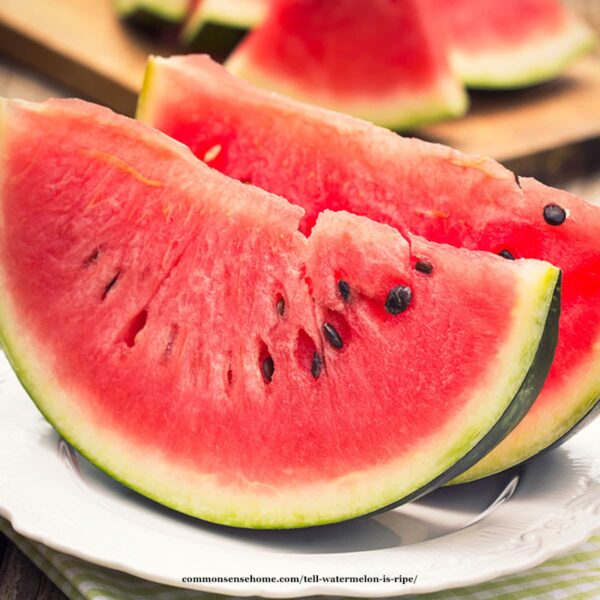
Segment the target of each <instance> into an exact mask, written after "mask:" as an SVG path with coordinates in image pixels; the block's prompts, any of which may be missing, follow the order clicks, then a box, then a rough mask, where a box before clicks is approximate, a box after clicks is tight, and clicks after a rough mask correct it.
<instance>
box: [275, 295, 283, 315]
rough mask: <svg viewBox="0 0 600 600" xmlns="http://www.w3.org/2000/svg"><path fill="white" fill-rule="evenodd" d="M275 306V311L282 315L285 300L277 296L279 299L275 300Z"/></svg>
mask: <svg viewBox="0 0 600 600" xmlns="http://www.w3.org/2000/svg"><path fill="white" fill-rule="evenodd" d="M275 308H276V309H277V312H278V313H279V314H280V315H281V316H282V317H283V315H284V313H285V300H284V299H283V298H279V300H277V304H276V305H275Z"/></svg>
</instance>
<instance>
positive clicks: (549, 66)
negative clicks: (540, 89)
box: [452, 18, 597, 90]
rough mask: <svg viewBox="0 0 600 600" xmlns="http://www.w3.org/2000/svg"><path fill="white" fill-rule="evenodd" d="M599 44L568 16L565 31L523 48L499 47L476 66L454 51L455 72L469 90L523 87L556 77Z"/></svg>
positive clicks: (585, 28)
mask: <svg viewBox="0 0 600 600" xmlns="http://www.w3.org/2000/svg"><path fill="white" fill-rule="evenodd" d="M596 43H597V37H596V35H595V34H594V32H592V31H591V30H590V29H589V28H588V27H586V26H585V25H584V24H582V23H581V22H580V21H578V20H577V19H574V18H569V20H568V24H567V25H566V26H565V27H564V28H563V30H562V31H561V32H560V33H559V34H557V35H556V36H554V37H552V38H549V39H548V40H547V41H546V42H544V41H539V40H536V41H534V42H532V43H530V44H528V45H526V46H524V47H521V48H517V49H514V48H511V50H508V51H503V50H498V52H497V53H493V54H491V55H490V57H491V58H490V62H489V63H488V64H487V65H485V66H480V67H474V66H473V61H472V60H471V59H470V58H469V57H468V56H466V55H464V54H462V55H461V53H460V52H457V51H455V52H453V53H452V62H453V65H454V71H455V73H456V74H457V75H458V76H459V77H460V78H461V80H462V81H463V83H464V84H465V85H466V86H467V87H468V88H470V89H480V90H503V89H504V90H511V89H520V88H526V87H530V86H533V85H537V84H541V83H544V82H547V81H550V80H552V79H555V78H556V77H558V76H559V75H561V74H562V73H563V72H564V71H566V70H567V69H568V67H569V66H571V64H573V63H574V62H575V61H576V60H577V59H578V58H580V57H581V56H582V55H584V54H586V53H588V52H589V51H590V50H591V49H592V48H594V46H595V45H596ZM553 55H554V56H553ZM499 64H501V65H502V66H503V68H499V67H498V65H499ZM521 65H528V66H526V67H525V68H523V67H522V66H521Z"/></svg>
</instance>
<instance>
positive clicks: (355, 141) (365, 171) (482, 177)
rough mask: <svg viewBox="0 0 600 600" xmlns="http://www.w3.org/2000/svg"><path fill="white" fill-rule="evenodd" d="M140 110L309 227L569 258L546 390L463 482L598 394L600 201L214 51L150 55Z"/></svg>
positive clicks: (505, 463)
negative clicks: (321, 222) (316, 96)
mask: <svg viewBox="0 0 600 600" xmlns="http://www.w3.org/2000/svg"><path fill="white" fill-rule="evenodd" d="M167 90H168V91H167ZM139 116H140V118H141V119H142V120H144V121H146V122H148V123H151V124H153V125H155V126H156V127H158V128H159V129H161V130H162V131H165V132H166V133H168V134H169V135H171V136H173V137H175V138H176V139H178V140H180V141H182V142H183V143H185V144H187V145H189V146H190V147H191V148H192V150H193V151H194V153H195V154H196V155H197V156H198V157H200V158H202V159H204V160H205V161H206V162H208V163H209V164H210V165H211V166H213V167H214V168H216V169H218V170H220V171H222V172H224V173H226V174H227V175H230V176H232V177H236V178H238V179H241V180H243V181H247V182H252V183H254V184H255V185H258V186H260V187H263V188H265V189H267V190H269V191H272V192H275V193H278V194H281V195H283V196H285V197H287V198H288V199H289V200H290V201H292V202H294V203H296V204H299V205H301V206H302V207H303V208H304V209H305V210H306V214H305V216H304V218H303V220H302V229H303V231H305V232H309V231H310V229H311V228H312V226H313V224H314V223H315V220H316V219H317V217H318V215H319V213H320V212H321V211H322V210H325V209H327V208H334V209H336V210H341V209H343V210H350V211H351V212H354V213H356V214H362V215H367V216H369V217H370V218H372V219H375V220H377V221H380V222H382V223H386V224H389V225H392V226H394V227H396V228H397V229H399V230H400V231H413V232H415V233H418V234H420V235H423V236H425V237H427V238H429V239H431V240H434V241H438V242H445V243H449V244H452V245H454V246H457V247H465V248H470V249H480V250H486V251H489V252H493V253H495V254H498V253H500V254H502V255H503V256H506V257H507V258H513V257H514V258H521V257H530V258H541V259H545V260H548V261H550V262H552V263H554V264H557V265H559V266H561V267H562V269H563V272H564V294H563V316H562V318H561V335H560V339H559V345H558V349H557V355H556V361H555V363H554V366H553V368H552V370H551V373H550V376H549V378H548V381H547V383H546V385H545V388H544V390H543V392H542V394H541V396H540V398H539V399H538V400H537V402H536V403H535V406H534V407H533V409H532V410H531V411H530V413H529V414H528V415H527V417H526V418H525V419H524V420H523V422H522V423H521V424H520V425H519V427H517V429H516V430H515V431H514V432H513V433H512V434H511V435H510V436H508V438H507V439H506V440H505V441H504V442H503V443H502V444H501V445H500V446H499V447H498V448H496V449H495V450H494V451H493V452H491V453H490V454H489V455H488V456H487V457H486V458H485V459H484V460H483V461H482V462H480V463H479V464H478V465H477V466H476V467H475V468H473V469H471V470H470V471H469V473H467V474H465V475H464V476H463V479H474V478H478V477H482V476H485V475H489V474H491V473H494V472H497V471H500V470H503V469H506V468H508V467H510V466H512V465H515V464H517V463H519V462H521V461H523V460H525V459H527V458H529V457H531V456H533V455H535V454H536V453H538V452H539V451H541V450H543V449H545V448H547V447H549V446H550V445H551V444H554V443H555V442H556V441H557V440H560V439H561V438H562V437H563V436H565V435H567V434H568V433H569V432H572V431H573V430H574V427H575V426H576V425H577V424H578V423H581V422H582V420H583V419H584V416H585V415H587V414H588V413H589V412H590V411H592V409H593V407H594V406H595V405H596V403H597V402H598V400H599V398H600V367H599V366H600V246H599V245H598V241H597V232H598V231H599V230H600V209H598V208H597V207H593V206H591V205H589V204H587V203H585V202H583V201H581V200H579V199H577V198H575V197H573V196H571V195H570V194H567V193H565V192H560V191H558V190H554V189H551V188H548V187H545V186H543V185H542V184H540V183H537V182H536V181H534V180H531V179H519V180H518V181H517V180H516V179H515V177H514V175H513V174H512V173H511V172H509V171H508V170H506V169H504V168H503V167H501V166H500V165H499V164H498V163H496V162H494V161H492V160H490V159H487V158H483V157H478V156H465V155H464V154H461V153H459V152H456V151H453V150H451V149H450V148H446V147H443V146H439V145H433V144H428V143H425V142H421V141H418V140H411V139H404V138H401V137H399V136H397V135H395V134H393V133H391V132H388V131H385V130H383V129H379V128H376V127H373V126H371V125H370V124H367V123H363V122H361V121H358V120H355V119H352V118H350V117H346V116H343V115H339V114H335V113H332V112H328V111H325V110H321V109H318V108H314V107H310V106H307V105H303V104H301V103H298V102H295V101H293V100H288V99H286V98H283V97H280V96H276V95H273V94H270V93H268V92H264V91H262V90H259V89H257V88H254V87H252V86H251V85H249V84H248V83H245V82H242V81H240V80H237V79H235V78H234V77H232V76H231V75H229V74H228V73H227V72H226V71H225V70H224V69H223V68H222V67H220V66H219V65H217V64H215V63H212V62H211V61H210V60H209V59H208V58H206V57H197V56H190V57H186V58H173V59H170V60H165V59H159V58H157V59H154V60H152V61H151V62H150V65H149V69H148V72H147V77H146V83H145V86H144V91H143V94H142V97H141V99H140V105H139ZM562 219H565V221H564V222H562Z"/></svg>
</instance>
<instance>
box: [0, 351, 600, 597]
mask: <svg viewBox="0 0 600 600" xmlns="http://www.w3.org/2000/svg"><path fill="white" fill-rule="evenodd" d="M0 402H1V407H2V408H1V410H2V412H1V415H2V418H1V419H0V515H2V516H5V517H7V518H8V519H9V520H10V521H11V522H12V524H13V526H14V528H15V529H16V530H17V531H18V532H19V533H22V534H23V535H26V536H28V537H30V538H33V539H34V540H37V541H40V542H43V543H44V544H47V545H48V546H51V547H53V548H55V549H57V550H61V551H63V552H66V553H68V554H71V555H73V556H78V557H81V558H83V559H87V560H89V561H91V562H94V563H97V564H100V565H104V566H107V567H112V568H115V569H119V570H121V571H126V572H128V573H132V574H134V575H138V576H141V577H144V578H146V579H151V580H155V581H159V582H162V583H166V584H170V585H175V586H181V587H190V588H194V589H199V590H206V591H213V592H218V593H222V594H234V595H242V596H244V595H261V596H267V597H295V596H307V595H313V594H326V595H345V596H362V597H370V598H373V597H378V596H391V595H402V594H413V593H422V592H430V591H436V590H440V589H447V588H451V587H457V586H464V585H471V584H476V583H480V582H483V581H487V580H490V579H493V578H495V577H498V576H500V575H504V574H509V573H515V572H517V571H521V570H523V569H527V568H529V567H532V566H534V565H537V564H539V563H541V562H542V561H544V560H546V559H548V558H550V557H551V556H554V555H556V554H559V553H562V552H565V551H567V550H569V549H571V548H573V547H575V546H577V545H578V544H580V543H582V542H584V541H585V540H586V538H587V537H588V536H589V535H590V534H591V533H592V531H593V530H594V529H595V528H596V527H598V526H600V422H598V423H597V425H591V426H590V427H588V428H587V430H585V431H584V432H583V433H581V434H579V435H577V436H576V437H575V438H574V439H573V440H572V441H570V442H569V443H568V444H567V445H566V446H565V447H564V448H562V449H560V450H557V451H554V452H552V453H549V454H548V455H546V456H543V457H541V458H539V459H537V460H535V461H533V462H531V463H530V464H529V465H527V466H526V467H524V468H523V469H521V470H519V471H514V472H512V473H509V474H503V475H501V476H496V477H493V478H490V479H489V480H487V481H485V482H479V483H475V484H470V485H467V486H460V487H458V488H448V489H442V490H439V491H437V492H435V493H434V494H431V495H430V496H428V497H427V498H425V499H423V500H421V501H419V502H416V503H413V504H412V505H410V506H405V507H402V508H400V509H396V510H393V511H390V512H388V513H385V514H382V515H379V516H376V517H373V518H365V519H358V520H355V521H351V522H348V523H344V524H339V525H331V526H326V527H321V528H315V529H309V530H297V531H279V532H277V531H275V532H269V531H242V530H236V529H231V528H225V527H219V526H215V525H209V524H206V523H202V522H200V521H197V520H194V519H191V518H188V517H185V516H182V515H180V514H178V513H175V512H173V511H170V510H168V509H165V508H163V507H161V506H159V505H157V504H155V503H153V502H151V501H149V500H146V499H145V498H142V497H141V496H139V495H137V494H135V493H133V492H131V491H129V490H127V489H126V488H124V487H122V486H120V485H119V484H117V483H115V482H113V481H112V480H111V479H109V478H107V477H106V476H104V475H103V474H102V473H101V472H99V471H98V470H97V469H96V468H95V467H93V466H92V465H90V464H89V463H88V462H87V461H85V460H84V459H83V458H81V457H80V456H78V455H77V454H76V453H74V452H73V451H72V450H71V448H69V447H68V446H67V445H66V444H65V443H64V442H62V441H61V440H60V439H59V438H58V437H57V435H56V434H55V433H54V431H53V430H52V429H51V428H50V426H49V425H48V424H47V423H46V422H45V421H44V419H43V418H42V417H41V416H40V414H39V413H38V412H37V410H36V408H35V407H34V405H33V403H32V402H31V401H30V400H29V398H28V397H27V395H26V393H25V392H24V391H23V390H22V388H21V386H20V385H19V383H18V381H17V379H16V377H15V376H14V375H13V374H12V371H11V370H10V367H9V366H8V364H7V362H6V359H5V358H4V355H2V354H1V353H0ZM317 575H318V576H319V581H316V578H315V576H317ZM249 576H253V577H254V579H255V581H243V582H237V583H222V582H217V581H212V582H201V583H200V582H199V583H195V584H194V583H184V581H183V578H185V577H214V578H218V577H240V578H248V577H249ZM302 576H304V577H305V579H304V580H302V581H299V582H298V581H295V580H294V578H301V577H302ZM384 576H385V577H388V578H390V579H391V581H385V582H384V581H379V582H377V581H373V579H374V578H380V579H383V578H384ZM401 576H404V577H413V578H414V577H415V576H416V582H413V583H411V582H405V583H402V581H401V580H395V578H397V577H401ZM263 577H269V578H277V579H278V581H274V582H261V581H256V579H257V578H263ZM325 577H338V578H340V579H338V581H337V582H326V581H324V578H325ZM344 577H352V578H357V577H363V578H364V580H363V581H351V580H349V581H344V580H343V579H341V578H344ZM281 578H284V579H286V578H287V579H289V580H287V581H285V580H284V579H281ZM311 578H312V580H311Z"/></svg>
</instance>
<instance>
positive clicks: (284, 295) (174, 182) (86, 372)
mask: <svg viewBox="0 0 600 600" xmlns="http://www.w3.org/2000/svg"><path fill="white" fill-rule="evenodd" d="M0 123H1V124H2V125H1V145H2V152H1V153H0V171H1V172H2V174H3V178H2V187H1V190H0V211H1V212H0V215H1V216H0V334H1V338H2V345H3V347H4V349H5V351H6V353H7V355H8V356H9V358H10V360H11V362H12V364H13V365H14V367H15V370H16V372H17V374H18V376H19V377H20V378H21V381H22V382H23V384H24V385H25V387H26V388H27V390H28V391H29V393H30V395H31V397H32V398H33V399H34V401H35V402H36V404H37V405H38V407H39V408H40V410H41V412H42V413H43V414H44V415H45V416H46V418H47V419H48V421H50V422H51V423H52V424H53V425H54V427H55V428H56V429H57V431H58V432H60V434H61V435H62V436H64V437H65V438H66V439H67V440H68V441H70V442H71V443H72V444H73V445H74V446H75V447H76V448H77V449H78V450H79V451H81V452H82V453H83V454H84V455H85V456H86V457H87V458H89V459H90V460H91V461H93V462H94V463H95V464H97V465H98V466H99V467H100V468H102V469H103V470H105V471H106V472H107V473H109V474H111V475H112V476H113V477H115V478H116V479H118V480H120V481H122V482H123V483H125V484H126V485H128V486H130V487H132V488H134V489H136V490H138V491H140V492H141V493H143V494H145V495H147V496H149V497H150V498H154V499H156V500H158V501H160V502H162V503H164V504H166V505H167V506H170V507H172V508H174V509H176V510H180V511H183V512H185V513H188V514H191V515H195V516H198V517H201V518H203V519H206V520H209V521H214V522H217V523H224V524H228V525H237V526H243V527H278V528H280V527H300V526H308V525H316V524H322V523H330V522H335V521H339V520H342V519H347V518H350V517H354V516H358V515H361V514H365V513H370V512H373V511H378V510H381V509H383V508H384V507H387V506H390V505H394V504H396V503H400V502H403V501H407V500H409V499H412V498H414V497H416V496H418V495H420V494H423V493H425V492H427V491H428V490H430V489H432V488H433V487H436V486H437V485H440V484H441V483H443V482H444V481H446V480H447V479H449V478H451V477H453V476H454V475H456V474H457V473H458V472H460V471H462V470H464V468H466V467H468V466H469V465H471V464H473V462H475V461H476V460H478V459H479V458H480V457H481V456H482V455H483V454H485V453H486V452H487V451H488V450H489V449H490V448H491V447H493V446H494V445H495V444H496V443H497V442H498V440H499V439H500V438H501V437H502V436H503V435H504V434H505V433H506V432H507V431H509V430H510V429H511V428H512V427H513V426H514V425H515V423H516V422H517V421H518V420H519V419H520V418H521V417H522V415H523V414H524V413H525V411H526V410H527V409H528V408H529V406H530V405H531V402H532V401H533V400H534V398H535V396H536V395H537V392H538V390H539V389H540V387H541V385H542V383H543V380H544V378H545V376H546V373H547V371H548V369H549V366H550V363H551V360H552V355H553V351H554V346H555V343H556V334H557V320H558V309H559V308H558V305H559V294H558V282H559V276H560V272H559V271H558V270H557V269H556V268H555V267H553V266H551V265H550V264H548V263H545V262H542V261H535V260H531V261H518V262H511V261H505V260H502V259H500V258H498V257H495V256H492V255H490V254H487V253H477V252H468V251H466V250H461V249H456V248H452V247H450V246H445V245H438V244H435V243H432V242H428V241H425V240H423V239H421V238H419V237H416V236H408V235H407V236H403V235H401V234H400V233H399V232H398V231H397V230H396V229H393V228H392V227H388V226H386V225H383V224H380V223H376V222H375V221H372V220H369V219H367V218H364V217H360V216H356V215H351V214H349V213H346V212H338V213H336V212H331V211H326V212H324V213H323V214H322V215H320V216H319V218H318V221H317V223H316V225H315V227H314V228H313V230H312V232H311V234H310V235H309V236H305V235H304V234H302V233H301V232H300V231H299V230H298V227H299V223H300V220H301V219H302V215H303V211H302V209H301V208H299V207H297V206H294V205H292V204H290V203H289V202H287V201H286V200H284V199H282V198H280V197H277V196H273V195H270V194H268V193H266V192H264V191H262V190H260V189H258V188H256V187H254V186H248V185H244V184H242V183H240V182H238V181H235V180H233V179H230V178H228V177H225V176H223V175H222V174H220V173H218V172H217V171H215V170H213V169H209V168H208V167H206V166H205V165H203V164H202V163H201V162H200V161H198V160H196V158H195V157H194V156H193V155H192V153H191V152H189V150H188V149H187V148H185V147H184V146H183V145H182V144H179V143H176V142H174V141H173V140H171V139H169V138H168V137H167V136H164V135H163V134H161V133H159V132H157V131H155V130H152V129H150V128H148V127H146V126H145V125H142V124H141V123H138V122H136V121H133V120H130V119H127V118H125V117H121V116H117V115H115V114H114V113H111V112H110V111H108V110H106V109H103V108H101V107H97V106H94V105H89V104H86V103H84V102H81V101H51V102H48V103H45V104H41V105H34V104H27V103H19V102H14V101H7V102H4V103H3V104H2V106H1V110H0ZM423 263H427V264H429V265H431V270H430V272H426V270H425V271H424V270H423V268H422V264H423Z"/></svg>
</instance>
